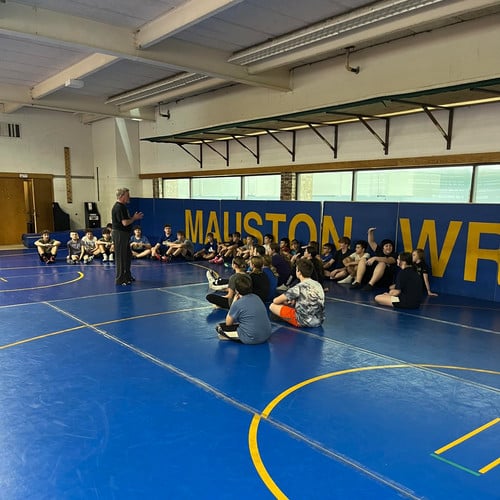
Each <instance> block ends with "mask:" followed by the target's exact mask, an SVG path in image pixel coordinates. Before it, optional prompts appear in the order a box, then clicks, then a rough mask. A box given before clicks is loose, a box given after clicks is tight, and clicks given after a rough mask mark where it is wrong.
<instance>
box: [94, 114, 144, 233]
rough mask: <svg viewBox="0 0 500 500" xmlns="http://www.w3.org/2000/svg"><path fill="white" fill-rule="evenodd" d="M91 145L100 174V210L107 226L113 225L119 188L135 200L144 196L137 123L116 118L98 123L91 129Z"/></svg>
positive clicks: (103, 221)
mask: <svg viewBox="0 0 500 500" xmlns="http://www.w3.org/2000/svg"><path fill="white" fill-rule="evenodd" d="M92 145H93V150H94V164H95V168H96V169H98V172H99V201H98V203H99V205H98V206H99V212H100V214H101V220H102V223H103V225H105V224H107V223H108V222H110V221H111V208H112V206H113V204H114V203H115V201H116V198H115V191H116V189H117V188H119V187H128V188H129V189H130V192H131V195H132V196H136V197H140V196H143V190H142V181H141V180H140V179H139V171H140V154H139V153H140V151H139V126H138V123H137V122H134V121H130V120H122V119H114V118H110V119H107V120H101V121H99V122H96V123H94V124H93V125H92ZM148 194H149V193H148Z"/></svg>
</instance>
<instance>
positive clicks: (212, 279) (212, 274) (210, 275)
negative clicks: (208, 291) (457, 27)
mask: <svg viewBox="0 0 500 500" xmlns="http://www.w3.org/2000/svg"><path fill="white" fill-rule="evenodd" d="M206 276H207V280H208V284H209V285H213V284H214V283H215V281H216V280H217V278H218V277H219V276H218V274H217V273H216V272H215V271H212V270H211V269H209V270H208V271H207V272H206Z"/></svg>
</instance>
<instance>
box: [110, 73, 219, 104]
mask: <svg viewBox="0 0 500 500" xmlns="http://www.w3.org/2000/svg"><path fill="white" fill-rule="evenodd" d="M208 78H210V77H209V76H207V75H200V74H198V73H179V74H178V75H174V76H172V77H171V78H167V79H166V80H161V81H159V82H156V83H152V84H151V85H146V86H144V87H139V88H137V89H135V90H131V91H129V92H124V93H123V94H118V95H116V96H113V97H110V98H109V99H108V100H107V101H106V104H115V105H117V106H119V105H121V104H126V103H129V102H134V101H139V100H141V99H145V98H147V97H152V96H155V95H158V94H162V93H164V92H166V91H167V90H172V89H176V88H179V87H184V86H186V85H190V84H191V83H195V82H199V81H202V80H207V79H208Z"/></svg>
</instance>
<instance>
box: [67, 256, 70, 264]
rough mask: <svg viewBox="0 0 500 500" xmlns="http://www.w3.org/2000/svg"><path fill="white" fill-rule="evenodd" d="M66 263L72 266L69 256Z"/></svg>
mask: <svg viewBox="0 0 500 500" xmlns="http://www.w3.org/2000/svg"><path fill="white" fill-rule="evenodd" d="M66 263H67V264H71V257H69V256H68V257H66Z"/></svg>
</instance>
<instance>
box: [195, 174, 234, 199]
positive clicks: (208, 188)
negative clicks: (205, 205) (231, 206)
mask: <svg viewBox="0 0 500 500" xmlns="http://www.w3.org/2000/svg"><path fill="white" fill-rule="evenodd" d="M191 198H194V199H197V200H211V199H212V200H240V199H241V177H194V178H193V179H192V180H191Z"/></svg>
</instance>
